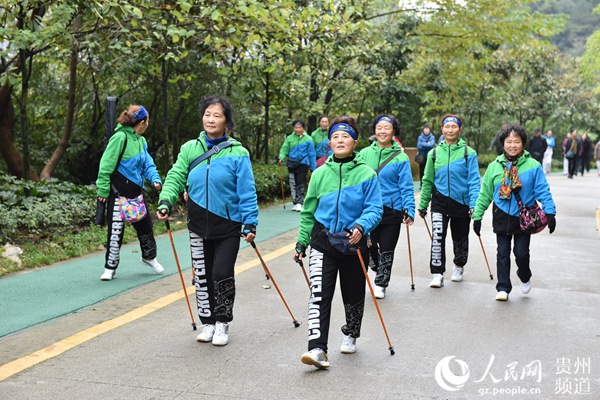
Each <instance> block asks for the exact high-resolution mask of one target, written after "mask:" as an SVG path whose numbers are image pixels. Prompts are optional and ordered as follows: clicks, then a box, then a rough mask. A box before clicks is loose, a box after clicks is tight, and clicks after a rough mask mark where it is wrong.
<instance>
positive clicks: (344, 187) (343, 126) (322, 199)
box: [293, 117, 383, 368]
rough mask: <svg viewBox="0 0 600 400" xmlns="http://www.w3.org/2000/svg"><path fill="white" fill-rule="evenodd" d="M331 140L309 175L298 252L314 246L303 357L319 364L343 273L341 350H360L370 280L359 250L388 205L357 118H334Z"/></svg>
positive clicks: (324, 358) (363, 252)
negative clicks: (363, 148)
mask: <svg viewBox="0 0 600 400" xmlns="http://www.w3.org/2000/svg"><path fill="white" fill-rule="evenodd" d="M329 140H330V143H331V148H332V150H333V156H331V157H329V158H328V159H327V162H326V163H325V164H324V165H323V166H322V167H320V168H319V169H317V170H316V171H315V172H314V174H313V176H312V179H311V180H310V185H309V186H308V193H307V195H306V201H305V203H304V208H303V210H302V212H301V213H300V228H299V230H298V242H297V243H296V250H295V252H294V254H293V257H294V258H295V259H300V260H301V259H302V257H303V256H304V253H305V251H306V248H307V247H308V246H309V245H310V246H311V249H310V263H309V265H310V266H309V270H310V282H311V285H310V286H311V296H310V301H309V306H308V351H307V352H306V353H304V354H303V355H302V358H301V361H302V362H303V363H304V364H308V365H313V366H315V367H317V368H328V367H329V366H330V363H329V359H328V357H327V352H328V347H327V342H328V337H329V322H330V316H331V302H332V300H333V295H334V292H335V286H336V280H337V275H338V273H339V275H340V289H341V292H342V301H343V302H344V309H345V312H346V324H345V325H344V326H342V333H343V335H344V337H343V341H342V346H341V352H342V353H354V352H356V339H357V338H358V337H360V329H361V323H362V317H363V312H364V306H365V304H364V303H365V283H366V281H365V276H364V273H363V270H362V266H361V264H360V261H359V258H358V257H357V254H356V251H360V252H361V255H362V257H363V258H364V257H366V256H367V254H368V253H367V243H366V236H367V235H368V234H369V233H370V232H371V231H372V230H373V228H375V227H376V226H377V224H378V223H379V221H380V220H381V215H382V210H383V208H382V203H381V193H380V190H379V182H378V180H377V175H376V174H375V172H374V171H373V169H372V168H370V167H369V166H368V165H366V164H365V162H364V161H363V158H362V156H361V155H360V154H356V153H355V152H354V149H355V148H356V144H357V140H358V127H357V126H356V121H355V120H354V118H352V117H342V118H336V119H334V120H333V121H332V126H331V128H330V129H329ZM346 230H350V232H351V233H346ZM350 247H353V248H354V251H351V249H349V248H350Z"/></svg>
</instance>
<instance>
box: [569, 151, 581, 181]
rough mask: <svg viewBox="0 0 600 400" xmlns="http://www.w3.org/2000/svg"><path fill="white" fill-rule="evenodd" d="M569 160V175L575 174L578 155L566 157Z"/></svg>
mask: <svg viewBox="0 0 600 400" xmlns="http://www.w3.org/2000/svg"><path fill="white" fill-rule="evenodd" d="M567 160H568V161H569V177H572V176H573V175H577V164H578V163H579V157H577V156H575V157H573V158H567Z"/></svg>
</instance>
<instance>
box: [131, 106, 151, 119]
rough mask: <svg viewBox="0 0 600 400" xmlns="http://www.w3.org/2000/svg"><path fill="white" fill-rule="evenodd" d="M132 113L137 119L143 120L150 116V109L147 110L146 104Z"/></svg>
mask: <svg viewBox="0 0 600 400" xmlns="http://www.w3.org/2000/svg"><path fill="white" fill-rule="evenodd" d="M131 115H132V117H133V118H134V119H135V120H136V121H141V120H143V119H144V118H146V117H147V116H148V111H146V109H145V108H144V106H140V109H139V110H137V111H136V112H134V113H133V114H131Z"/></svg>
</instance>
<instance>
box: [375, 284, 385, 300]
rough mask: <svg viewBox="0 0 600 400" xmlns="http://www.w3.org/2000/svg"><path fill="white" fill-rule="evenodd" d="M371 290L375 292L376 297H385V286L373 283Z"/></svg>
mask: <svg viewBox="0 0 600 400" xmlns="http://www.w3.org/2000/svg"><path fill="white" fill-rule="evenodd" d="M373 292H375V298H376V299H385V288H384V287H383V286H377V285H375V288H374V289H373Z"/></svg>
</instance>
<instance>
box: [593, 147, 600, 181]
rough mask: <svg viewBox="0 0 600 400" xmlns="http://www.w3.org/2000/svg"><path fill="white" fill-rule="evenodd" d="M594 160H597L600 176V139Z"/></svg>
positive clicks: (599, 174)
mask: <svg viewBox="0 0 600 400" xmlns="http://www.w3.org/2000/svg"><path fill="white" fill-rule="evenodd" d="M594 160H596V169H597V170H598V176H600V140H598V143H596V148H595V149H594Z"/></svg>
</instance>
